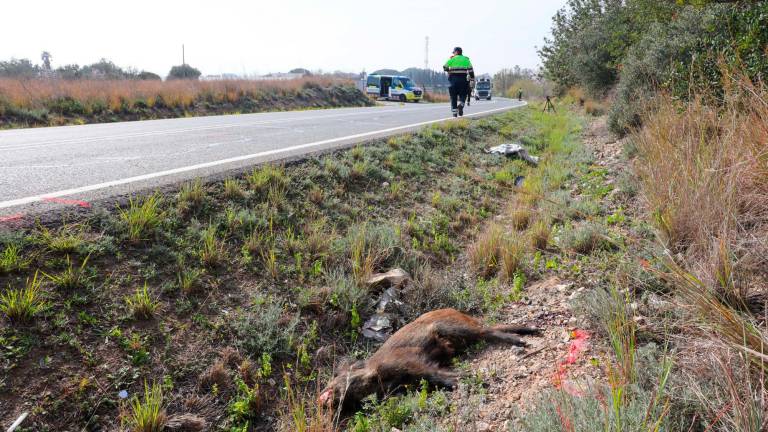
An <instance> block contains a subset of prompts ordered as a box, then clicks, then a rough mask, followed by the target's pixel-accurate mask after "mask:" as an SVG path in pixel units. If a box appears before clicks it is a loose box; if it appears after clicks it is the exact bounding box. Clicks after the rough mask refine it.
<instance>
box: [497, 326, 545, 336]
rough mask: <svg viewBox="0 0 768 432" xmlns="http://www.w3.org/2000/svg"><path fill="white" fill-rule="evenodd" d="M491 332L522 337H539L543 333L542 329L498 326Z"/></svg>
mask: <svg viewBox="0 0 768 432" xmlns="http://www.w3.org/2000/svg"><path fill="white" fill-rule="evenodd" d="M491 330H494V331H500V332H502V333H514V334H521V335H537V334H540V333H541V329H538V328H535V327H525V326H518V325H497V326H493V327H491Z"/></svg>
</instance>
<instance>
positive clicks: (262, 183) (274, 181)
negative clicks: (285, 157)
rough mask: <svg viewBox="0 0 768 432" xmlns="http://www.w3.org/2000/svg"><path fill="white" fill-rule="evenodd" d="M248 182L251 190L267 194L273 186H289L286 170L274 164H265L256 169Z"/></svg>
mask: <svg viewBox="0 0 768 432" xmlns="http://www.w3.org/2000/svg"><path fill="white" fill-rule="evenodd" d="M247 180H248V183H249V184H250V185H251V188H252V189H253V190H254V191H256V192H257V193H265V192H267V191H269V189H270V188H271V187H273V186H287V185H288V177H287V176H286V175H285V169H284V168H283V167H282V166H277V165H273V164H264V165H261V166H259V167H256V168H254V170H253V172H251V174H250V175H249V176H248V177H247Z"/></svg>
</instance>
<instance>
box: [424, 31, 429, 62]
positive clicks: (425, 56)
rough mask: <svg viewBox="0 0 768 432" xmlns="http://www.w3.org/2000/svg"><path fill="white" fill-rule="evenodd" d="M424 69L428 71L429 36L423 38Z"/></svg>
mask: <svg viewBox="0 0 768 432" xmlns="http://www.w3.org/2000/svg"><path fill="white" fill-rule="evenodd" d="M424 69H429V36H427V37H426V38H425V43H424Z"/></svg>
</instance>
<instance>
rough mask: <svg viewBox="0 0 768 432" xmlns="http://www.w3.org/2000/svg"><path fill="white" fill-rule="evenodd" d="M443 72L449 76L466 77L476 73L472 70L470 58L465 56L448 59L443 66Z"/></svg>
mask: <svg viewBox="0 0 768 432" xmlns="http://www.w3.org/2000/svg"><path fill="white" fill-rule="evenodd" d="M443 70H445V71H446V72H448V74H460V75H466V74H468V73H470V72H474V70H473V69H472V62H471V61H469V57H466V56H463V55H455V56H453V57H451V58H449V59H448V61H447V62H445V65H444V66H443Z"/></svg>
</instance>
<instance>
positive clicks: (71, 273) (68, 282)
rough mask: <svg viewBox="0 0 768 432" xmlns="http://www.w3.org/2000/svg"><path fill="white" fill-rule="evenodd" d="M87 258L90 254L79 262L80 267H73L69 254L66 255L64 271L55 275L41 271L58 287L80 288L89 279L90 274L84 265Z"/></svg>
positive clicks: (86, 262)
mask: <svg viewBox="0 0 768 432" xmlns="http://www.w3.org/2000/svg"><path fill="white" fill-rule="evenodd" d="M89 258H90V255H89V256H87V257H85V259H84V260H83V262H82V263H81V264H80V267H75V266H73V265H72V260H71V259H70V257H69V255H67V268H66V269H65V270H64V271H62V272H61V273H59V274H57V275H49V274H47V273H45V272H43V275H45V277H47V278H48V279H50V280H51V282H53V283H54V285H56V286H57V287H59V288H62V289H66V290H74V289H77V288H82V287H84V286H86V285H87V284H88V281H89V280H90V275H88V274H87V272H86V270H85V266H86V265H87V264H88V259H89Z"/></svg>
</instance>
